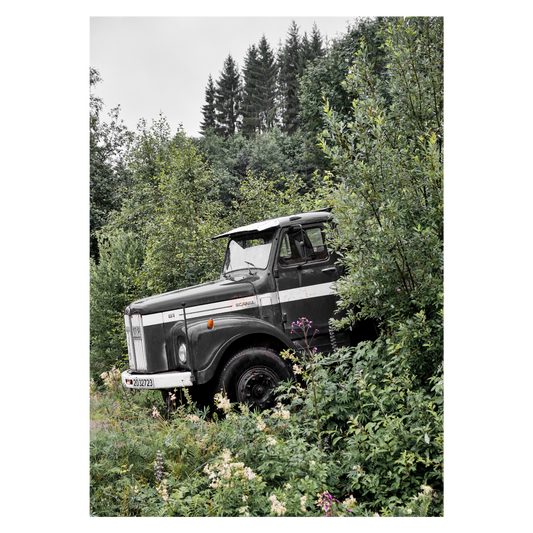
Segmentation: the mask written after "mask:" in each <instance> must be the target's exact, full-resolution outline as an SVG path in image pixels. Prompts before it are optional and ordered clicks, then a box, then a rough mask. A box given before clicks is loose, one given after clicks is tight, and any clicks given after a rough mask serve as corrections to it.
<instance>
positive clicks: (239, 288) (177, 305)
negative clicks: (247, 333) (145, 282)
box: [124, 279, 255, 315]
mask: <svg viewBox="0 0 533 533" xmlns="http://www.w3.org/2000/svg"><path fill="white" fill-rule="evenodd" d="M254 295H255V288H254V285H253V283H252V282H251V281H250V280H249V279H240V280H238V281H234V280H232V279H220V280H217V281H211V282H208V283H202V284H201V285H195V286H193V287H187V288H186V289H179V290H176V291H171V292H166V293H164V294H158V295H156V296H150V297H148V298H143V299H142V300H137V301H136V302H133V303H132V304H130V305H129V306H128V307H126V309H125V311H124V313H125V314H126V315H131V314H133V313H140V314H142V315H149V314H152V313H161V312H163V311H170V310H174V309H181V308H182V307H183V304H185V308H186V309H188V308H191V307H195V306H197V305H205V304H210V303H216V302H222V301H225V300H233V299H237V298H246V297H248V296H254Z"/></svg>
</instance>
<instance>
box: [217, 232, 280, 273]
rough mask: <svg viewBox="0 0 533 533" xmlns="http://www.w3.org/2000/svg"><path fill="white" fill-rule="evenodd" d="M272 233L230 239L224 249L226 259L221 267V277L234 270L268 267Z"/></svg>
mask: <svg viewBox="0 0 533 533" xmlns="http://www.w3.org/2000/svg"><path fill="white" fill-rule="evenodd" d="M272 235H273V232H268V233H266V232H265V233H261V234H258V235H254V236H253V238H252V237H251V236H250V235H244V236H241V237H235V238H233V239H230V241H229V243H228V247H227V249H226V258H225V260H224V266H223V267H222V275H224V274H227V273H229V272H233V271H235V270H242V269H250V268H260V269H265V268H267V266H268V258H269V256H270V250H271V248H272Z"/></svg>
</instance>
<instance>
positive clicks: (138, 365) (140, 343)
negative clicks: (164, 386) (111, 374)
mask: <svg viewBox="0 0 533 533" xmlns="http://www.w3.org/2000/svg"><path fill="white" fill-rule="evenodd" d="M124 321H125V323H126V339H127V341H128V357H129V361H130V369H131V370H146V369H147V365H146V353H145V350H144V347H145V341H144V329H143V321H142V315H139V314H137V313H136V314H134V315H125V316H124Z"/></svg>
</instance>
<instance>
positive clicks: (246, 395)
mask: <svg viewBox="0 0 533 533" xmlns="http://www.w3.org/2000/svg"><path fill="white" fill-rule="evenodd" d="M278 383H279V377H278V375H277V374H276V373H275V372H273V371H272V370H271V369H270V368H266V367H253V368H250V369H248V370H247V371H246V372H244V374H243V375H242V376H241V377H240V378H239V381H238V383H237V393H238V396H239V398H238V401H239V402H242V403H247V404H248V405H250V406H252V407H258V408H260V409H264V408H265V407H269V406H270V405H272V404H273V403H274V395H273V394H272V389H274V388H276V387H277V386H278Z"/></svg>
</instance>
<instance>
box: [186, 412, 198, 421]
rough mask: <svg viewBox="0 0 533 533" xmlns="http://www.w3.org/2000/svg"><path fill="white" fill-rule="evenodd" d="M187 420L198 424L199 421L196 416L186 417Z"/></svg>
mask: <svg viewBox="0 0 533 533" xmlns="http://www.w3.org/2000/svg"><path fill="white" fill-rule="evenodd" d="M187 420H190V421H191V422H200V419H199V418H198V417H197V416H196V415H191V414H189V415H187Z"/></svg>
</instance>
